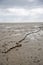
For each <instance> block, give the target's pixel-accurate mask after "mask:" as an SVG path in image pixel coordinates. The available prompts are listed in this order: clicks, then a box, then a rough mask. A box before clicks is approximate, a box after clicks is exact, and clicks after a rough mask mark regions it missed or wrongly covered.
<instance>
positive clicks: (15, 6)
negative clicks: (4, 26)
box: [0, 0, 43, 22]
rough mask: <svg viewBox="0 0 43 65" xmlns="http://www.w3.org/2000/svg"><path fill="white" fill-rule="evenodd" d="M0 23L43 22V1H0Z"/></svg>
mask: <svg viewBox="0 0 43 65" xmlns="http://www.w3.org/2000/svg"><path fill="white" fill-rule="evenodd" d="M0 22H43V0H0Z"/></svg>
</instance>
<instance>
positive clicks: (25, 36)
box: [0, 23, 43, 65]
mask: <svg viewBox="0 0 43 65" xmlns="http://www.w3.org/2000/svg"><path fill="white" fill-rule="evenodd" d="M7 51H8V52H7ZM0 65H43V23H18V24H15V23H14V24H13V23H11V24H4V23H3V24H1V23H0Z"/></svg>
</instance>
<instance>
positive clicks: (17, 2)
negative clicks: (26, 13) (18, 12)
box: [0, 0, 43, 8]
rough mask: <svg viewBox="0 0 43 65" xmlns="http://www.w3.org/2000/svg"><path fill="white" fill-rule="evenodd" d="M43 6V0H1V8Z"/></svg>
mask: <svg viewBox="0 0 43 65" xmlns="http://www.w3.org/2000/svg"><path fill="white" fill-rule="evenodd" d="M16 6H17V7H25V6H26V7H27V8H32V7H39V6H41V7H43V0H34V1H33V2H30V1H29V0H0V8H9V7H16Z"/></svg>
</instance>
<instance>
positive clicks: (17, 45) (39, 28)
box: [2, 27, 42, 53]
mask: <svg viewBox="0 0 43 65" xmlns="http://www.w3.org/2000/svg"><path fill="white" fill-rule="evenodd" d="M41 28H42V27H38V30H37V31H35V32H34V31H33V32H30V33H27V34H26V35H25V36H24V38H22V39H21V40H19V41H18V42H16V45H15V46H14V47H11V48H9V49H8V50H7V51H2V53H8V52H9V51H11V50H12V49H14V48H17V47H21V46H22V44H20V43H21V42H22V41H24V40H25V39H26V37H27V36H28V35H31V34H34V33H38V32H39V31H40V30H41Z"/></svg>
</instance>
